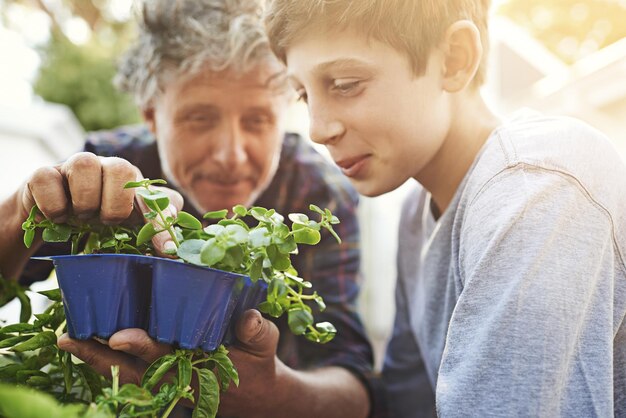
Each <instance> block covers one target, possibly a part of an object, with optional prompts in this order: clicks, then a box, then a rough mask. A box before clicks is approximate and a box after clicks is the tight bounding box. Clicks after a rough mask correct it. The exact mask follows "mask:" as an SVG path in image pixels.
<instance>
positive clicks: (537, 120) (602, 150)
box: [458, 111, 626, 248]
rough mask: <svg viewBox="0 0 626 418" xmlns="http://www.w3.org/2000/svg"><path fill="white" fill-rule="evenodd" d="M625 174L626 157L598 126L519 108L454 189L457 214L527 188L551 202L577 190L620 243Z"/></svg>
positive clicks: (624, 228)
mask: <svg viewBox="0 0 626 418" xmlns="http://www.w3.org/2000/svg"><path fill="white" fill-rule="evenodd" d="M529 174H532V175H529ZM625 179H626V163H625V162H624V160H623V158H622V157H621V156H620V154H619V152H618V151H617V149H616V148H615V147H614V146H613V144H612V143H611V141H610V140H609V139H608V138H607V137H606V136H605V135H604V134H602V133H601V132H600V131H598V130H596V129H594V128H593V127H591V126H589V125H588V124H586V123H584V122H582V121H580V120H577V119H575V118H570V117H555V116H545V115H541V114H538V113H536V112H528V111H525V112H522V113H520V114H517V115H516V116H515V117H513V118H511V119H508V120H505V121H504V122H503V123H502V125H501V126H500V127H499V128H497V129H496V130H495V131H494V132H493V133H492V135H491V136H490V138H489V139H488V141H487V143H486V144H485V145H484V146H483V149H482V150H481V152H480V154H479V155H478V157H477V158H476V160H475V161H474V165H473V166H472V168H471V169H470V171H469V172H468V173H467V175H466V178H465V180H464V185H463V187H462V189H461V190H460V192H461V194H460V201H459V205H458V207H459V208H464V209H461V210H460V211H459V212H458V216H460V217H461V218H462V217H463V213H465V212H466V210H467V209H469V208H470V207H471V206H472V204H473V202H475V201H477V200H478V199H479V198H480V199H481V200H482V201H483V202H486V201H490V202H496V203H497V205H496V206H502V203H503V202H507V201H508V199H515V198H520V199H521V198H523V196H524V195H528V194H529V193H531V194H533V195H534V196H541V197H542V199H547V200H548V201H544V202H542V203H541V204H551V205H554V204H559V203H560V202H557V201H556V200H558V199H560V197H559V196H562V195H563V193H567V191H568V190H570V191H574V190H577V192H578V196H580V200H579V202H587V203H590V204H593V205H594V206H595V207H596V208H597V209H598V210H599V212H598V213H602V214H604V215H605V216H604V220H605V221H608V222H609V223H610V224H611V225H612V228H613V229H614V232H615V234H616V237H617V240H618V241H621V245H620V247H622V248H626V240H625V239H624V238H623V237H624V236H626V235H624V234H625V233H626V211H625V210H624V208H626V180H625ZM503 190H505V191H506V192H503ZM503 193H504V194H505V195H506V197H505V196H503ZM559 193H561V195H559ZM550 200H551V201H550ZM581 204H582V203H581ZM504 206H506V205H504ZM572 209H576V208H572Z"/></svg>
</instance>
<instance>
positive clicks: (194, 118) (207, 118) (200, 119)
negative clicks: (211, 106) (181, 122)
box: [187, 113, 215, 123]
mask: <svg viewBox="0 0 626 418" xmlns="http://www.w3.org/2000/svg"><path fill="white" fill-rule="evenodd" d="M187 120H188V121H189V122H193V123H210V122H213V121H214V120H215V117H214V116H212V115H205V114H202V113H195V114H191V115H189V116H188V117H187Z"/></svg>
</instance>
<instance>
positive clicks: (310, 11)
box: [265, 0, 490, 86]
mask: <svg viewBox="0 0 626 418" xmlns="http://www.w3.org/2000/svg"><path fill="white" fill-rule="evenodd" d="M489 3H490V0H269V2H268V7H267V11H266V14H265V26H266V30H267V33H268V36H269V40H270V46H271V48H272V50H273V51H274V53H275V54H276V56H277V57H278V58H279V59H281V60H282V61H283V62H285V50H286V49H287V48H288V46H289V44H290V43H291V42H293V41H294V40H295V39H296V38H298V37H299V36H302V35H303V34H305V33H306V32H307V31H309V32H310V31H318V32H319V31H325V30H330V29H331V28H332V29H336V30H341V29H346V28H348V27H349V28H351V29H354V30H357V31H358V32H360V33H363V34H364V35H366V36H368V37H372V38H373V39H376V40H378V41H381V42H383V43H385V44H387V45H389V46H391V47H392V48H394V49H396V50H397V51H399V52H401V53H404V54H405V55H406V56H407V58H408V60H409V62H410V64H411V68H412V69H413V72H414V73H415V74H416V75H418V76H419V75H423V74H424V71H425V69H426V64H427V62H426V60H427V58H428V55H429V53H430V52H431V51H432V48H434V47H435V46H436V45H437V43H438V42H440V41H441V38H442V36H443V35H444V33H445V31H446V29H447V28H448V27H449V26H450V25H451V24H452V23H454V22H455V21H457V20H462V19H467V20H470V21H472V22H474V24H475V25H476V26H477V27H478V30H479V31H480V34H481V39H482V43H483V51H484V52H483V58H482V62H481V65H480V67H479V69H478V71H477V73H476V75H475V77H474V80H473V85H475V86H480V85H481V84H483V82H484V80H485V76H486V74H485V73H486V57H487V50H488V30H487V16H488V12H489Z"/></svg>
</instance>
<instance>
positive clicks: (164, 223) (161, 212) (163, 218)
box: [154, 205, 180, 248]
mask: <svg viewBox="0 0 626 418" xmlns="http://www.w3.org/2000/svg"><path fill="white" fill-rule="evenodd" d="M154 206H155V207H156V211H157V213H158V214H159V217H160V218H161V220H162V221H163V225H161V226H162V227H163V228H166V230H167V232H168V233H169V234H170V237H172V241H174V244H175V245H176V248H178V247H180V242H178V240H177V239H176V234H174V231H173V230H172V225H170V224H169V223H168V222H167V219H166V218H165V215H164V214H163V211H162V210H161V208H159V205H154Z"/></svg>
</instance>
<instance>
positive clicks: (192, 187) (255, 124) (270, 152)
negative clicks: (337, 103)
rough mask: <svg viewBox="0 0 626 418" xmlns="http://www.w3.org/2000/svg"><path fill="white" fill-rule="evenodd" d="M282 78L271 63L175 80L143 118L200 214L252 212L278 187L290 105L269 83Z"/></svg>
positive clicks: (169, 170) (164, 160) (164, 161)
mask: <svg viewBox="0 0 626 418" xmlns="http://www.w3.org/2000/svg"><path fill="white" fill-rule="evenodd" d="M279 71H280V68H279V67H278V66H277V65H270V64H268V65H262V66H260V67H257V68H255V69H254V70H252V71H250V72H248V73H246V74H244V75H239V76H237V75H235V74H233V73H231V72H228V71H225V72H221V73H213V72H208V71H207V72H203V73H201V74H199V75H196V76H193V77H190V78H185V79H179V80H172V81H170V82H169V83H168V84H167V85H166V86H165V89H164V92H163V94H162V95H161V96H159V97H158V98H157V99H156V100H155V103H154V108H153V109H152V110H151V111H148V112H145V115H146V119H147V121H148V123H149V125H150V126H151V127H152V129H153V131H154V133H155V135H156V137H157V142H158V146H159V155H160V156H161V161H162V166H163V170H164V172H165V174H166V176H167V177H168V178H169V179H170V180H171V181H172V182H175V183H176V185H177V186H178V187H179V188H180V189H181V191H182V192H183V194H185V195H186V198H187V199H188V200H189V201H190V202H191V203H192V204H193V205H194V206H195V207H196V209H198V210H199V211H201V212H205V211H212V210H219V209H224V208H226V209H230V208H231V207H232V206H234V205H236V204H243V205H250V204H252V203H253V202H254V200H255V199H256V198H257V197H258V196H259V194H260V193H261V192H262V191H263V190H264V189H265V188H266V187H267V186H268V185H269V183H270V181H271V180H272V177H273V176H274V173H275V172H276V168H277V165H278V159H279V156H280V147H281V144H282V138H283V129H282V119H283V115H284V113H285V109H286V106H287V98H286V97H285V94H284V89H283V91H281V89H277V88H275V87H274V88H272V87H268V85H267V81H268V79H269V78H270V77H272V76H273V75H275V74H277V73H278V72H279Z"/></svg>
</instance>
